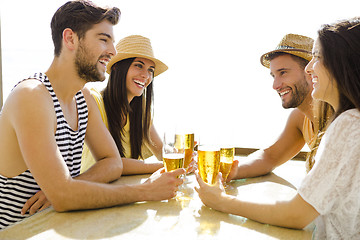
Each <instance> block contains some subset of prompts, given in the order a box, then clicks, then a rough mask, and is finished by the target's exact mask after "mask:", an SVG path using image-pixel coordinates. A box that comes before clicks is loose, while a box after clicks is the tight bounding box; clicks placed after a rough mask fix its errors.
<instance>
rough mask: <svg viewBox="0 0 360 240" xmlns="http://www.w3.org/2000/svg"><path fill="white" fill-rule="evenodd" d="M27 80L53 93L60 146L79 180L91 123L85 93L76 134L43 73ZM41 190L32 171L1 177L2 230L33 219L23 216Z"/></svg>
mask: <svg viewBox="0 0 360 240" xmlns="http://www.w3.org/2000/svg"><path fill="white" fill-rule="evenodd" d="M27 79H37V80H39V81H41V82H42V83H43V84H44V85H45V87H46V88H47V90H48V91H49V93H50V95H51V97H52V100H53V103H54V110H55V113H56V118H57V126H56V133H55V139H56V143H57V145H58V148H59V150H60V152H61V155H62V157H63V159H64V161H65V162H66V165H67V167H68V169H69V172H70V175H71V176H72V177H76V176H77V175H79V173H80V167H81V154H82V148H83V143H84V138H85V132H86V126H87V121H88V109H87V105H86V102H85V98H84V96H83V94H82V92H81V91H79V92H77V93H76V95H75V99H76V105H77V112H78V130H77V131H74V130H72V129H71V128H70V126H69V124H68V123H67V122H66V120H65V117H64V114H63V112H62V110H61V107H60V103H59V100H58V99H57V97H56V95H55V92H54V90H53V88H52V86H51V84H50V82H49V80H48V78H47V76H46V75H45V74H43V73H37V74H35V75H33V76H31V77H29V78H27ZM27 79H24V80H23V81H25V80H27ZM15 87H16V86H15ZM39 190H40V188H39V186H38V185H37V183H36V181H35V179H34V177H33V176H32V174H31V172H30V170H29V169H28V170H26V171H25V172H23V173H21V174H20V175H18V176H15V177H12V178H6V177H4V176H1V175H0V229H3V228H5V227H7V226H9V225H11V224H14V223H16V222H18V221H20V220H22V219H23V218H25V217H27V216H29V214H26V215H24V216H22V215H21V209H22V208H23V206H24V204H25V203H26V201H27V200H28V199H29V198H30V197H32V196H33V195H34V194H35V193H36V192H38V191H39Z"/></svg>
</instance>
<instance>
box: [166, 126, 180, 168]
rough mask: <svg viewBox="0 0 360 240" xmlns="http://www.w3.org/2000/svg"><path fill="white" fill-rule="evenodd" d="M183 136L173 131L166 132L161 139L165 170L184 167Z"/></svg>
mask: <svg viewBox="0 0 360 240" xmlns="http://www.w3.org/2000/svg"><path fill="white" fill-rule="evenodd" d="M184 145H185V141H184V137H183V136H181V135H177V134H175V132H166V133H165V134H164V140H163V162H164V167H165V170H166V171H167V172H170V171H172V170H175V169H178V168H183V167H184V158H185V148H184Z"/></svg>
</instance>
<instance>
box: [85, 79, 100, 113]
mask: <svg viewBox="0 0 360 240" xmlns="http://www.w3.org/2000/svg"><path fill="white" fill-rule="evenodd" d="M81 91H82V93H83V95H84V98H85V101H86V104H87V107H88V111H89V115H91V113H92V112H93V111H94V110H96V111H98V110H97V105H96V102H95V99H94V97H93V96H92V94H91V90H90V89H89V88H88V87H86V86H85V87H83V88H82V89H81Z"/></svg>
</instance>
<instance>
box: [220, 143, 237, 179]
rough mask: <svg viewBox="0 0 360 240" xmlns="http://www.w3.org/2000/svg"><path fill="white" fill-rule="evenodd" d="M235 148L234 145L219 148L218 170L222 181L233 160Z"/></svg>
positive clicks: (225, 177)
mask: <svg viewBox="0 0 360 240" xmlns="http://www.w3.org/2000/svg"><path fill="white" fill-rule="evenodd" d="M234 155H235V148H234V147H223V148H220V172H221V173H222V177H223V179H224V181H226V179H227V177H228V175H229V173H230V170H231V166H232V164H233V161H234Z"/></svg>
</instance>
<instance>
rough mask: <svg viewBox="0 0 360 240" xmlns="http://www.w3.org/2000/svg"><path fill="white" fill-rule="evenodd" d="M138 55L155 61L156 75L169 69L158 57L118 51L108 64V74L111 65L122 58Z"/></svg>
mask: <svg viewBox="0 0 360 240" xmlns="http://www.w3.org/2000/svg"><path fill="white" fill-rule="evenodd" d="M136 57H139V58H146V59H149V60H151V61H153V62H154V63H155V71H154V77H156V76H157V75H159V74H161V73H163V72H165V71H166V70H167V69H168V66H166V64H165V63H163V62H162V61H160V60H159V59H156V58H152V57H149V56H146V55H142V54H134V53H117V54H116V55H115V56H114V57H112V58H111V59H110V61H109V63H108V64H107V66H106V72H107V73H108V74H110V72H111V67H112V66H113V65H114V64H115V63H117V62H119V61H121V60H124V59H128V58H136Z"/></svg>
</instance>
